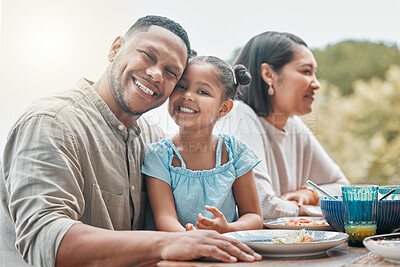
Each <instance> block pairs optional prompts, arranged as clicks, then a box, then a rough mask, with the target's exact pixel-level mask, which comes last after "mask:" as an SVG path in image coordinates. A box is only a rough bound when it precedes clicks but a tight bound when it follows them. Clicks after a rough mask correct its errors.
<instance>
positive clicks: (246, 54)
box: [234, 31, 308, 116]
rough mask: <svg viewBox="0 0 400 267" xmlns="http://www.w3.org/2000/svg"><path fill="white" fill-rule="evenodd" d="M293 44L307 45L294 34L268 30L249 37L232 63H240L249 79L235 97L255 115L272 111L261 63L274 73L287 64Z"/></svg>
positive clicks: (293, 49) (293, 50)
mask: <svg viewBox="0 0 400 267" xmlns="http://www.w3.org/2000/svg"><path fill="white" fill-rule="evenodd" d="M297 45H304V46H305V47H308V46H307V44H306V43H305V42H304V41H303V40H302V39H301V38H299V37H297V36H296V35H294V34H291V33H286V32H273V31H268V32H264V33H261V34H259V35H256V36H254V37H253V38H251V39H250V40H249V41H248V42H247V43H246V45H245V46H244V47H243V48H242V50H241V51H240V53H239V55H238V56H237V58H236V60H235V62H234V64H243V65H244V66H246V67H247V69H248V70H249V72H250V74H251V76H252V77H253V81H252V83H251V84H249V85H248V86H241V87H240V88H239V91H240V93H239V95H238V98H239V99H240V100H242V101H244V102H245V103H246V104H248V105H249V106H250V107H251V108H252V109H253V110H254V112H255V113H256V114H257V115H258V116H268V115H269V113H270V111H271V110H272V102H271V97H270V95H268V89H269V86H268V84H267V83H266V82H265V81H264V80H263V79H262V78H261V64H263V63H268V65H269V66H270V67H271V68H272V69H273V70H274V71H275V72H277V73H279V72H280V71H281V69H282V67H283V66H285V65H286V64H287V63H289V62H290V61H291V60H292V59H293V57H294V53H295V47H296V46H297Z"/></svg>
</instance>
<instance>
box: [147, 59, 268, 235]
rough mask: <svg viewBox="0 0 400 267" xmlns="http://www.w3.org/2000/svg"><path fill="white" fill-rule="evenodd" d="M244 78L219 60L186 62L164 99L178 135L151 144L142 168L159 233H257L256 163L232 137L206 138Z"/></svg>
mask: <svg viewBox="0 0 400 267" xmlns="http://www.w3.org/2000/svg"><path fill="white" fill-rule="evenodd" d="M250 81H251V76H250V74H249V73H248V72H247V70H246V68H245V67H244V66H243V65H237V66H235V68H234V70H233V69H232V68H231V67H230V66H229V65H228V63H226V62H225V61H223V60H221V59H219V58H217V57H212V56H207V57H194V58H192V59H190V61H189V64H188V66H187V68H186V71H185V73H184V74H183V76H182V78H181V80H180V81H179V83H178V84H177V86H176V87H175V89H174V91H173V92H172V94H171V96H170V98H169V108H168V110H169V113H170V115H171V116H172V118H173V119H174V121H175V122H176V124H177V125H178V126H179V133H178V134H177V135H175V136H174V137H172V139H164V140H161V141H159V142H158V143H155V144H152V145H150V146H149V148H148V149H147V151H146V155H145V159H144V164H143V166H142V172H143V173H144V174H145V177H146V182H147V190H148V195H149V200H150V204H151V208H152V211H153V215H154V222H155V224H156V227H157V229H158V230H161V231H185V230H192V229H195V228H194V225H195V226H196V228H198V229H213V230H216V231H218V232H220V233H225V232H231V231H239V230H250V229H261V228H262V225H263V222H262V215H261V208H260V204H259V200H258V195H257V189H256V186H255V182H254V179H253V171H252V169H253V168H254V167H255V166H256V165H257V164H258V163H259V162H260V160H259V158H258V157H257V156H256V155H255V153H254V152H253V151H252V150H251V149H250V148H249V147H248V146H247V145H245V144H244V143H243V142H241V141H240V140H237V139H235V138H234V137H233V136H227V135H220V136H215V135H213V134H212V131H213V127H214V125H215V123H216V121H217V120H218V119H219V118H221V117H223V116H225V115H226V114H227V113H229V111H230V110H231V109H232V106H233V99H234V97H235V95H236V91H237V88H238V85H239V84H243V85H245V84H249V83H250ZM236 206H237V210H236ZM237 211H238V212H237ZM237 213H238V214H239V218H238V216H237Z"/></svg>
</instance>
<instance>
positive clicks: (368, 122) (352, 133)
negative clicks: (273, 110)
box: [303, 65, 400, 185]
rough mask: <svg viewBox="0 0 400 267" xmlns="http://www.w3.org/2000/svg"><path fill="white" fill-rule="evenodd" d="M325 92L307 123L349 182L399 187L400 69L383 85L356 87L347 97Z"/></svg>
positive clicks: (376, 82) (326, 86)
mask: <svg viewBox="0 0 400 267" xmlns="http://www.w3.org/2000/svg"><path fill="white" fill-rule="evenodd" d="M322 88H323V89H322V90H319V91H318V92H317V96H316V102H315V103H314V110H313V112H312V113H311V114H309V115H307V116H303V120H304V121H305V123H306V124H308V125H309V126H310V128H311V130H313V132H314V134H315V135H316V137H317V139H318V140H319V141H320V143H321V144H322V145H323V146H324V147H325V149H326V150H327V151H328V153H329V154H330V155H331V157H332V158H333V159H334V160H335V161H336V162H337V163H338V164H339V165H340V166H341V168H342V169H343V171H344V173H345V174H346V175H347V177H348V178H349V180H350V181H351V182H352V183H375V184H379V185H385V184H400V123H399V118H400V105H398V103H399V100H400V67H399V66H396V65H393V66H391V67H390V68H389V70H388V71H387V73H386V78H385V80H382V79H380V78H373V79H371V80H369V81H363V80H359V81H357V82H355V83H354V92H353V94H351V95H349V96H342V95H341V93H340V90H339V89H338V88H337V87H335V86H332V85H329V84H328V83H326V82H325V83H323V84H322Z"/></svg>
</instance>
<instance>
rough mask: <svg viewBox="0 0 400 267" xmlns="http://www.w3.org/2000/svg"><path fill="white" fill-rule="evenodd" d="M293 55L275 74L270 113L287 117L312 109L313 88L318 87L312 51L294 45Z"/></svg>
mask: <svg viewBox="0 0 400 267" xmlns="http://www.w3.org/2000/svg"><path fill="white" fill-rule="evenodd" d="M294 52H295V54H294V57H293V59H292V60H291V61H290V62H289V63H287V64H286V65H285V66H284V67H283V68H282V69H281V71H280V72H279V73H278V74H276V79H275V80H274V81H273V83H272V86H273V87H274V89H275V92H274V95H272V106H273V112H272V114H273V115H275V116H283V117H289V116H291V115H303V114H307V113H310V112H311V111H312V106H311V105H312V102H313V101H314V90H317V89H319V88H320V84H319V82H318V80H317V77H316V70H317V62H316V61H315V58H314V56H313V54H312V52H311V51H310V50H309V49H308V48H307V47H305V46H303V45H296V47H295V48H294Z"/></svg>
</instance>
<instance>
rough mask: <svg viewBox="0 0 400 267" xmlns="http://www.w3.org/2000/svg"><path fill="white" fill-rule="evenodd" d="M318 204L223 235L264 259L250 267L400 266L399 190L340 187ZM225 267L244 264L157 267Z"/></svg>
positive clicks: (174, 263)
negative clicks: (261, 226) (303, 213)
mask: <svg viewBox="0 0 400 267" xmlns="http://www.w3.org/2000/svg"><path fill="white" fill-rule="evenodd" d="M326 193H327V192H326ZM328 194H329V193H328ZM320 204H321V206H320V207H319V206H314V209H313V211H312V212H310V215H313V216H297V217H282V218H276V219H269V220H266V221H265V222H264V229H262V230H249V231H238V232H230V233H226V234H224V235H226V236H228V237H230V238H233V239H237V240H239V241H242V242H244V243H246V244H247V245H248V246H250V247H251V248H252V249H254V250H255V251H256V252H258V253H259V254H261V255H262V256H263V259H262V260H261V261H256V262H253V263H250V264H251V265H252V266H280V265H281V266H283V265H285V266H295V265H299V264H300V265H307V266H321V265H325V266H363V265H364V266H368V265H369V266H371V265H375V266H400V232H396V231H399V229H400V186H377V185H351V186H343V188H342V196H332V195H329V196H324V197H322V198H321V199H320ZM307 214H308V212H307ZM226 264H229V265H244V264H249V263H245V262H237V263H221V262H218V261H215V260H212V259H200V260H196V261H187V262H185V261H165V260H164V261H161V262H158V263H157V266H222V265H226Z"/></svg>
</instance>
